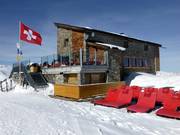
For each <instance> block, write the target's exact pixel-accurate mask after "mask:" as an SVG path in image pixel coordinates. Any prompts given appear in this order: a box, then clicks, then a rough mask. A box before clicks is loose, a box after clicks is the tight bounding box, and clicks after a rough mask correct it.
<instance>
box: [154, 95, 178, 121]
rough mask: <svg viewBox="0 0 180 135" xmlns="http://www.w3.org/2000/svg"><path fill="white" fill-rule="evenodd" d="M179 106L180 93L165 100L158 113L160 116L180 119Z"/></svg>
mask: <svg viewBox="0 0 180 135" xmlns="http://www.w3.org/2000/svg"><path fill="white" fill-rule="evenodd" d="M178 107H180V93H176V94H174V95H173V96H172V97H171V98H168V99H167V100H165V101H164V106H163V108H162V109H159V110H158V111H157V112H156V114H157V115H159V116H165V117H169V118H177V119H180V112H179V111H177V108H178Z"/></svg>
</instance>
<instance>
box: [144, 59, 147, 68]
mask: <svg viewBox="0 0 180 135" xmlns="http://www.w3.org/2000/svg"><path fill="white" fill-rule="evenodd" d="M147 66H148V60H147V59H143V67H147Z"/></svg>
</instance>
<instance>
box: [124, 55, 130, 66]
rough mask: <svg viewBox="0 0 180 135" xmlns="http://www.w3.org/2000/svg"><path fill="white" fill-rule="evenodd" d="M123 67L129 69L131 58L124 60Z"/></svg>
mask: <svg viewBox="0 0 180 135" xmlns="http://www.w3.org/2000/svg"><path fill="white" fill-rule="evenodd" d="M123 66H124V67H129V58H127V57H124V59H123Z"/></svg>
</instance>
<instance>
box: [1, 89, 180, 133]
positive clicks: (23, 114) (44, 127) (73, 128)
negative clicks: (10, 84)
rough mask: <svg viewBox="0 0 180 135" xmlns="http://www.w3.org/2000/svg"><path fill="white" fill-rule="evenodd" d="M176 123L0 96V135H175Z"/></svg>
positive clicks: (37, 97) (34, 97) (28, 96)
mask: <svg viewBox="0 0 180 135" xmlns="http://www.w3.org/2000/svg"><path fill="white" fill-rule="evenodd" d="M179 127H180V121H179V120H173V119H167V118H161V117H158V116H156V115H155V114H154V113H150V114H135V113H127V112H126V109H125V108H124V109H113V108H108V107H102V106H94V105H93V104H91V103H89V102H72V101H64V100H60V99H53V98H50V97H47V96H43V95H41V94H37V93H35V92H31V93H17V92H9V93H1V94H0V134H2V135H12V134H13V135H125V134H126V135H130V134H133V135H139V134H147V135H161V134H162V135H179V134H180V128H179Z"/></svg>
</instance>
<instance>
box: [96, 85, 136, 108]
mask: <svg viewBox="0 0 180 135" xmlns="http://www.w3.org/2000/svg"><path fill="white" fill-rule="evenodd" d="M132 95H133V91H132V90H131V89H130V88H129V87H126V88H120V89H118V90H117V95H116V97H115V98H113V100H107V99H106V98H105V99H104V100H100V101H99V100H97V101H95V102H94V104H99V105H103V106H109V107H115V108H120V107H122V106H125V105H128V104H130V103H131V100H132Z"/></svg>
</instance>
